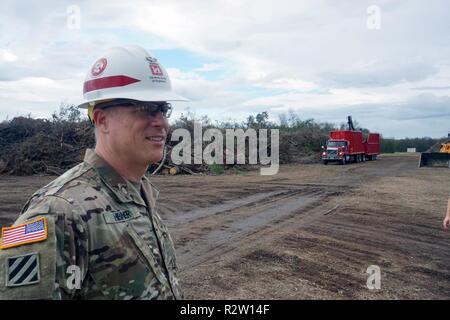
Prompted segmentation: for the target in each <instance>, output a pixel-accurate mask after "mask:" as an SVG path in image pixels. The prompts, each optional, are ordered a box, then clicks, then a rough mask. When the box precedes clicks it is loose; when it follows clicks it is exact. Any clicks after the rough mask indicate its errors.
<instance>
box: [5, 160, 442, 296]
mask: <svg viewBox="0 0 450 320" xmlns="http://www.w3.org/2000/svg"><path fill="white" fill-rule="evenodd" d="M417 164H418V156H417V155H416V154H412V155H411V154H409V155H407V154H398V155H397V154H396V155H382V156H380V157H379V159H378V160H377V161H370V162H365V163H360V164H350V165H346V166H341V165H333V164H330V165H328V166H324V165H322V164H310V165H306V164H303V165H286V166H282V167H281V168H280V172H279V173H278V174H277V175H274V176H261V175H259V171H251V172H245V173H240V174H224V175H220V176H182V175H177V176H157V177H152V180H153V182H154V183H155V184H156V185H157V186H158V187H159V188H160V190H161V194H160V198H159V211H160V213H161V215H162V217H163V219H164V220H165V221H166V223H167V225H168V226H169V229H170V231H171V234H172V236H173V238H174V240H175V245H176V248H177V254H178V262H179V263H178V264H179V267H180V278H181V283H182V286H183V288H184V292H185V297H186V298H188V299H449V298H450V231H449V232H445V231H444V230H443V229H442V227H441V224H442V219H443V217H444V214H445V210H446V205H447V199H448V197H449V195H450V183H449V182H450V170H449V169H446V168H418V167H417ZM53 178H54V177H49V176H44V177H39V176H33V177H11V176H0V213H1V214H0V223H1V224H2V225H8V224H10V223H11V222H12V221H13V220H14V219H15V217H16V216H17V213H18V212H19V211H20V208H21V206H22V205H23V203H24V202H25V200H26V198H27V197H28V196H29V195H30V194H31V193H32V192H33V191H34V190H36V189H37V188H39V187H41V186H43V185H45V184H46V183H47V182H49V181H50V180H52V179H53ZM371 265H376V266H378V267H379V268H380V271H381V288H380V289H374V290H369V289H368V287H367V280H368V277H369V274H368V273H367V272H366V271H367V268H368V267H369V266H371Z"/></svg>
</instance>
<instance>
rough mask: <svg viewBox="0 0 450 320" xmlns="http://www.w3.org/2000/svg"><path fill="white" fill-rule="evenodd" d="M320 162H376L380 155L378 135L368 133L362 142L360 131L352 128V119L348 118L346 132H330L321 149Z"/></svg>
mask: <svg viewBox="0 0 450 320" xmlns="http://www.w3.org/2000/svg"><path fill="white" fill-rule="evenodd" d="M322 149H323V151H322V161H323V163H324V164H328V162H330V161H338V162H340V163H341V164H346V163H348V162H362V161H366V160H376V158H377V155H379V154H380V135H379V134H378V133H369V135H368V137H367V140H365V141H364V140H363V134H362V132H361V131H356V130H355V128H354V127H353V122H352V118H351V117H350V116H349V117H348V130H340V131H331V132H330V138H329V139H328V141H327V145H326V147H322Z"/></svg>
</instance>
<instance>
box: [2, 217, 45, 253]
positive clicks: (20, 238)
mask: <svg viewBox="0 0 450 320" xmlns="http://www.w3.org/2000/svg"><path fill="white" fill-rule="evenodd" d="M45 239H47V220H46V218H45V217H40V218H38V219H35V220H31V221H28V222H26V223H23V224H19V225H17V226H13V227H4V228H2V243H1V245H0V249H6V248H11V247H16V246H20V245H22V244H26V243H33V242H39V241H43V240H45Z"/></svg>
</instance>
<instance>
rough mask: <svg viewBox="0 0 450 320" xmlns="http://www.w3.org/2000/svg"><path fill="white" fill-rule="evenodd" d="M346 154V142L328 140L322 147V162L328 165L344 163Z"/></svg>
mask: <svg viewBox="0 0 450 320" xmlns="http://www.w3.org/2000/svg"><path fill="white" fill-rule="evenodd" d="M347 153H348V141H346V140H328V141H327V144H326V147H323V151H322V161H323V163H324V164H328V162H329V161H339V162H344V163H345V162H346V154H347Z"/></svg>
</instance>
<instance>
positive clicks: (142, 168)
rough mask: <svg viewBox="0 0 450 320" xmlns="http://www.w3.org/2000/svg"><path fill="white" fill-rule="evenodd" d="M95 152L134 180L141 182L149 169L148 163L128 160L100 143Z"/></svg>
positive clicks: (127, 177) (126, 176)
mask: <svg viewBox="0 0 450 320" xmlns="http://www.w3.org/2000/svg"><path fill="white" fill-rule="evenodd" d="M95 153H96V154H97V155H98V156H100V157H101V158H102V159H103V160H105V161H106V162H107V163H108V164H109V165H110V166H111V167H112V168H113V169H114V170H116V172H117V173H118V174H119V175H121V176H122V177H123V178H125V179H127V180H130V181H133V182H140V181H141V179H142V177H143V176H144V174H145V172H146V171H147V169H148V166H147V165H140V164H138V163H131V162H129V161H126V160H125V159H123V158H121V157H120V155H113V154H112V152H110V151H108V150H107V149H105V148H101V147H99V146H98V145H97V146H96V147H95Z"/></svg>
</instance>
